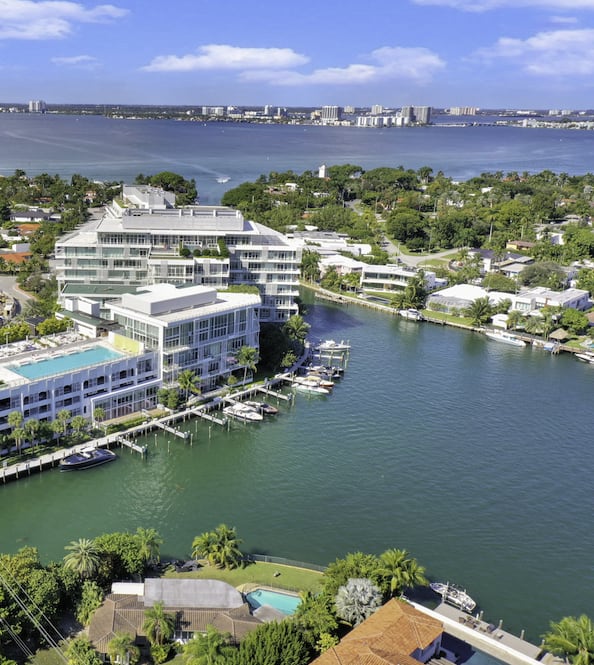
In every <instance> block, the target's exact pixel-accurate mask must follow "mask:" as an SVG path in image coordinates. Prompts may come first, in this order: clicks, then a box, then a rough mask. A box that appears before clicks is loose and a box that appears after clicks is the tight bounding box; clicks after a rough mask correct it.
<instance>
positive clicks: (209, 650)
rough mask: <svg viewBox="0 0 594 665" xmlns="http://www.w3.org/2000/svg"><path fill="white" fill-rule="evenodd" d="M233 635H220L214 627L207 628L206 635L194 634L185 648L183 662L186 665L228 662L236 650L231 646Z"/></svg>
mask: <svg viewBox="0 0 594 665" xmlns="http://www.w3.org/2000/svg"><path fill="white" fill-rule="evenodd" d="M230 644H231V635H230V634H229V633H219V631H218V630H217V629H216V628H215V627H214V626H210V625H209V626H206V633H194V637H193V639H191V640H190V641H189V642H187V644H186V645H185V646H184V650H183V653H182V662H183V664H184V665H216V664H217V663H222V662H226V661H225V658H226V657H227V656H230V655H231V653H233V652H234V651H235V649H234V648H233V647H232V646H230Z"/></svg>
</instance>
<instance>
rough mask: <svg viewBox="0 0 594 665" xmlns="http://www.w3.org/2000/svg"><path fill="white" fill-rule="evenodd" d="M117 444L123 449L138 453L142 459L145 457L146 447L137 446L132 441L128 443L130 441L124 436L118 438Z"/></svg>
mask: <svg viewBox="0 0 594 665" xmlns="http://www.w3.org/2000/svg"><path fill="white" fill-rule="evenodd" d="M117 442H118V443H119V444H120V445H121V446H122V447H123V448H129V449H130V450H133V451H134V452H135V453H140V454H141V455H142V456H143V457H144V456H145V455H146V450H147V447H146V446H139V445H138V444H137V443H134V441H130V439H127V438H126V437H125V436H118V437H117Z"/></svg>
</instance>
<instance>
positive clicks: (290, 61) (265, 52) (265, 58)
mask: <svg viewBox="0 0 594 665" xmlns="http://www.w3.org/2000/svg"><path fill="white" fill-rule="evenodd" d="M308 60H309V58H307V57H306V56H304V55H301V54H300V53H296V52H295V51H293V50H292V49H290V48H243V47H240V46H230V45H228V44H207V45H206V46H201V47H200V48H199V49H198V53H196V54H187V55H182V56H178V55H160V56H157V57H156V58H154V59H153V61H152V62H151V63H150V64H149V65H147V66H146V67H143V68H142V69H144V70H145V71H149V72H191V71H197V70H208V69H235V70H246V69H262V68H266V69H282V68H286V67H296V66H298V65H303V64H305V63H306V62H308Z"/></svg>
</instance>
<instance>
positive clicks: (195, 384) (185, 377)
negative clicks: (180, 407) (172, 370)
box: [177, 369, 200, 402]
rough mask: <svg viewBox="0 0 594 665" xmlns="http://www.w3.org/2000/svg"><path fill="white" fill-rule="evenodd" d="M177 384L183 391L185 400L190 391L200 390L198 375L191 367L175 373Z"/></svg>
mask: <svg viewBox="0 0 594 665" xmlns="http://www.w3.org/2000/svg"><path fill="white" fill-rule="evenodd" d="M177 384H178V385H179V387H180V388H181V390H183V391H184V393H185V396H186V402H187V401H188V398H189V397H190V393H194V394H196V395H197V394H198V393H199V392H200V387H199V386H200V377H199V376H198V375H197V374H196V372H193V371H192V370H191V369H184V370H183V371H182V372H180V373H179V374H178V375H177Z"/></svg>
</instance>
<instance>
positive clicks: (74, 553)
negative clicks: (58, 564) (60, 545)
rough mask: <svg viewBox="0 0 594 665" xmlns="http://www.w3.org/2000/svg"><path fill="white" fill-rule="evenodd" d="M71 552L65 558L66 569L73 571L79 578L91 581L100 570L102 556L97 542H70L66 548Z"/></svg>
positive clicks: (81, 540)
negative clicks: (96, 544)
mask: <svg viewBox="0 0 594 665" xmlns="http://www.w3.org/2000/svg"><path fill="white" fill-rule="evenodd" d="M64 549H65V550H68V551H69V554H66V556H65V557H64V568H68V569H70V570H73V571H74V572H75V573H76V574H77V575H78V576H79V577H82V578H85V579H89V578H91V577H93V576H94V575H95V573H96V572H97V570H98V569H99V563H100V556H99V551H98V549H97V547H96V546H95V542H94V541H92V540H89V539H88V538H79V539H78V540H72V541H70V544H69V545H66V547H64Z"/></svg>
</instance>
